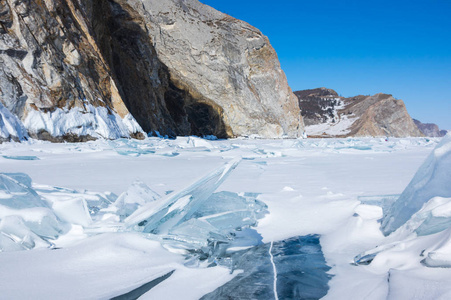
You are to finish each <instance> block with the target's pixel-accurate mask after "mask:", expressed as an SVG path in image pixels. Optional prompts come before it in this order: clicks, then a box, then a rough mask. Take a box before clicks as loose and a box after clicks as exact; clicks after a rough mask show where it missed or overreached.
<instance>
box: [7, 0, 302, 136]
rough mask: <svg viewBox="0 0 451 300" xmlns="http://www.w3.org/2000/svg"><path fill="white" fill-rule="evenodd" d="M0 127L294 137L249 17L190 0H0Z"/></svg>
mask: <svg viewBox="0 0 451 300" xmlns="http://www.w3.org/2000/svg"><path fill="white" fill-rule="evenodd" d="M0 64H1V66H2V67H1V68H0V127H1V128H2V129H1V130H0V139H2V140H21V139H26V138H28V137H32V138H38V139H44V140H50V141H55V142H58V141H86V140H90V139H96V138H107V139H114V138H119V137H135V138H143V137H144V136H145V135H146V134H156V135H158V134H160V135H168V136H176V135H199V136H203V135H215V136H217V137H235V136H248V135H257V136H260V137H263V138H282V137H290V138H296V137H298V136H299V135H300V134H301V133H302V132H303V122H302V118H301V116H300V114H299V106H298V101H297V98H296V97H295V96H294V94H293V93H292V91H291V89H290V87H289V86H288V84H287V81H286V77H285V74H284V73H283V71H282V70H281V68H280V64H279V61H278V58H277V55H276V53H275V51H274V49H273V48H272V47H271V45H270V43H269V40H268V38H267V37H265V36H264V35H263V34H262V33H261V32H260V31H259V30H258V29H256V28H254V27H252V26H250V25H249V24H247V23H245V22H243V21H239V20H237V19H234V18H232V17H230V16H228V15H226V14H223V13H221V12H218V11H216V10H214V9H213V8H211V7H209V6H206V5H203V4H201V3H200V2H198V1H197V0H184V1H182V0H167V1H159V0H144V1H141V0H97V1H88V0H37V1H35V0H0Z"/></svg>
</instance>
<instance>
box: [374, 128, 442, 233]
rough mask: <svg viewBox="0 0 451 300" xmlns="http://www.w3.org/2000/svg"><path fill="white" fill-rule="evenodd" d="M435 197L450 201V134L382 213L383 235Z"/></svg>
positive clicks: (390, 231)
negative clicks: (396, 198)
mask: <svg viewBox="0 0 451 300" xmlns="http://www.w3.org/2000/svg"><path fill="white" fill-rule="evenodd" d="M436 196H440V197H451V134H448V135H446V136H445V137H444V138H443V140H442V141H441V142H440V144H438V145H437V147H436V148H435V149H434V151H433V152H432V153H431V154H430V155H429V157H428V158H427V159H426V161H425V162H424V163H423V165H422V166H421V167H420V169H419V170H418V171H417V173H416V174H415V176H414V178H413V179H412V181H411V182H410V183H409V185H408V186H407V188H406V189H405V190H404V192H403V193H402V194H401V196H400V197H399V199H398V200H397V201H396V202H395V203H394V204H393V205H392V206H391V207H390V209H389V210H388V211H387V212H384V214H385V216H384V220H383V222H382V231H383V232H384V234H385V235H388V234H390V233H392V232H393V231H395V230H396V229H398V228H399V227H400V226H402V225H403V224H404V223H406V222H407V220H409V219H410V218H411V216H412V215H413V214H414V213H416V212H417V211H419V210H420V209H421V207H422V206H423V205H424V204H425V203H426V202H427V201H429V200H430V199H432V198H433V197H436Z"/></svg>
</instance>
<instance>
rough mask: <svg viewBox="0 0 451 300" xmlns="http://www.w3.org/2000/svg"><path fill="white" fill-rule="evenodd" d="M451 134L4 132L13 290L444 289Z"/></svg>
mask: <svg viewBox="0 0 451 300" xmlns="http://www.w3.org/2000/svg"><path fill="white" fill-rule="evenodd" d="M449 139H450V137H447V138H444V139H443V140H442V141H440V139H427V138H405V139H394V138H393V139H392V138H390V139H389V140H385V139H378V138H359V139H356V138H348V139H304V140H254V139H243V138H240V139H232V140H214V139H209V140H205V139H200V138H196V137H183V138H177V139H175V140H168V139H163V138H147V139H146V140H144V141H136V140H126V139H119V140H113V141H105V140H97V141H92V142H87V143H76V144H51V143H48V142H41V141H35V140H29V141H26V142H23V143H14V142H11V143H3V144H0V173H1V174H0V251H1V253H0V266H1V268H0V290H1V296H0V298H1V297H4V298H7V299H11V298H13V299H17V298H20V299H23V298H35V299H41V298H66V299H110V298H113V297H117V296H121V295H134V296H133V297H135V298H136V297H141V298H142V299H176V298H181V299H199V298H201V297H204V298H205V299H211V298H215V299H222V298H227V297H229V296H232V297H234V298H239V297H242V298H243V297H244V298H246V297H247V296H249V297H251V298H252V297H253V298H259V299H260V298H261V299H265V298H279V299H284V298H299V297H301V298H302V297H313V298H319V297H322V296H324V297H325V299H327V298H328V299H387V298H388V299H409V298H413V297H414V296H415V295H420V297H421V295H423V296H424V297H423V298H425V297H426V298H427V297H429V296H431V297H432V298H435V299H436V298H440V297H441V298H442V299H446V298H447V297H448V296H450V294H451V279H450V278H451V268H449V267H450V266H451V246H450V245H451V242H450V241H451V231H450V230H451V229H450V224H451V222H450V220H451V196H450V195H451V194H450V191H451V190H450V186H451V185H450V184H449V181H450V177H449V170H450V166H449V157H450V156H449V155H450V149H448V148H449V147H448V146H447V145H449ZM437 145H438V147H437V148H436V146H437ZM434 148H435V150H434ZM433 150H434V151H433ZM431 152H432V154H431ZM11 157H16V158H20V157H35V158H36V159H11ZM428 157H429V158H428ZM425 160H426V162H425V163H424V161H425ZM415 174H416V175H415ZM414 175H415V176H414ZM426 191H427V192H426ZM406 194H407V195H410V196H411V195H420V196H422V197H414V198H409V197H410V196H409V197H407V198H406ZM403 198H404V199H407V200H406V203H409V200H408V199H415V201H416V202H415V205H414V208H413V209H411V210H409V211H406V210H400V209H399V207H400V204H399V203H401V202H400V201H401V199H403ZM420 198H421V199H420ZM412 207H413V206H412ZM390 217H393V218H395V219H399V220H400V221H399V223H400V224H399V226H397V227H396V228H398V229H397V230H396V231H395V229H396V228H395V227H390V228H391V229H390V230H386V231H382V230H381V223H380V222H381V220H388V219H390ZM384 228H388V227H384ZM391 232H392V233H391ZM383 233H386V234H388V233H391V234H389V235H388V236H385V235H384V234H383ZM27 249H31V250H28V251H24V250H27ZM296 251H300V252H296ZM259 293H260V294H259ZM261 293H263V294H261ZM246 295H247V296H246ZM124 297H125V296H124Z"/></svg>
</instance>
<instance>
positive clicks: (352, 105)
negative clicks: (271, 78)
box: [295, 88, 423, 137]
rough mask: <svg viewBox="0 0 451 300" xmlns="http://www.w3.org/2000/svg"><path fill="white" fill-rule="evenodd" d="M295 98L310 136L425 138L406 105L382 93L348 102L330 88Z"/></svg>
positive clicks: (355, 98)
mask: <svg viewBox="0 0 451 300" xmlns="http://www.w3.org/2000/svg"><path fill="white" fill-rule="evenodd" d="M295 94H296V96H297V97H298V99H299V106H300V107H301V114H302V116H303V117H304V121H305V124H306V125H308V126H306V133H307V135H309V136H317V137H348V136H390V137H408V136H423V134H422V133H421V132H420V131H419V130H418V128H417V127H416V125H415V124H414V123H413V121H412V119H411V117H410V116H409V114H408V113H407V110H406V107H405V105H404V102H403V101H402V100H397V99H395V98H394V97H393V96H392V95H388V94H382V93H380V94H376V95H374V96H362V95H360V96H355V97H350V98H344V97H340V96H338V94H337V93H336V92H335V91H334V90H330V89H326V88H319V89H313V90H304V91H298V92H295Z"/></svg>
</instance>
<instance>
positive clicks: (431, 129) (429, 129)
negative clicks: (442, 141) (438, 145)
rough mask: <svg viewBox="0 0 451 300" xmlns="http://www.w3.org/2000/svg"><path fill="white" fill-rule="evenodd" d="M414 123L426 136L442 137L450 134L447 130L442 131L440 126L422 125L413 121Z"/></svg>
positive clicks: (432, 124)
mask: <svg viewBox="0 0 451 300" xmlns="http://www.w3.org/2000/svg"><path fill="white" fill-rule="evenodd" d="M413 122H414V123H415V125H417V127H418V129H420V131H421V132H422V133H423V134H424V135H425V136H430V137H442V136H445V135H446V133H447V132H448V131H447V130H440V129H439V128H438V125H437V124H434V123H422V122H420V121H418V120H416V119H413Z"/></svg>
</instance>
